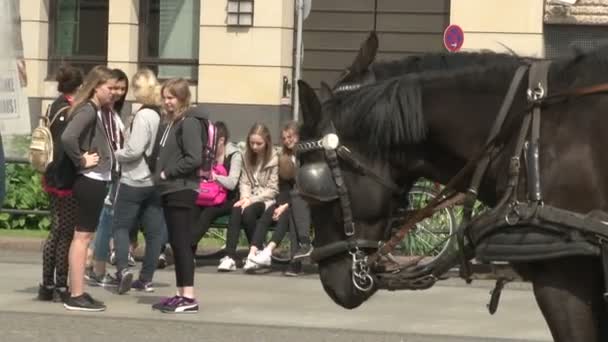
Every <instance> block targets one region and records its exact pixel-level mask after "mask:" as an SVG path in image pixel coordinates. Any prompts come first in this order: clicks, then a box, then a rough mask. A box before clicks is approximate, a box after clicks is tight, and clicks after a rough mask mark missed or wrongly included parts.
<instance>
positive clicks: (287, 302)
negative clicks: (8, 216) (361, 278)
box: [0, 246, 551, 342]
mask: <svg viewBox="0 0 608 342" xmlns="http://www.w3.org/2000/svg"><path fill="white" fill-rule="evenodd" d="M39 260H40V253H39V252H32V251H15V250H14V249H8V248H6V246H3V248H2V249H1V250H0V274H2V278H1V279H2V280H1V281H0V332H2V333H1V334H0V336H2V337H0V341H3V342H4V341H19V342H21V341H43V340H49V341H50V340H57V341H80V340H87V341H107V339H108V338H111V339H112V340H118V341H123V340H125V341H126V340H129V341H140V340H141V341H146V342H151V341H168V340H175V341H177V340H180V341H182V340H183V341H190V340H192V341H307V342H310V341H409V342H414V341H425V342H428V341H550V340H551V337H550V334H549V331H548V329H547V328H546V325H545V323H544V321H543V319H542V317H541V314H540V312H539V310H538V308H537V307H536V305H535V301H534V298H533V296H532V293H531V291H530V290H529V287H528V286H522V285H517V284H515V285H513V286H508V287H507V289H506V290H505V291H504V292H503V295H502V301H501V305H500V307H499V309H498V312H497V313H496V314H495V315H494V316H491V315H489V314H488V313H487V310H486V307H485V305H486V303H487V301H488V298H489V296H488V291H489V290H490V286H489V285H490V283H489V282H487V281H477V282H474V283H473V285H472V286H469V285H465V284H464V282H462V281H460V280H456V279H452V280H448V281H445V282H442V283H440V284H439V285H436V286H435V287H433V288H431V289H429V290H425V291H418V292H410V291H400V292H380V293H377V294H376V295H375V296H374V297H373V298H371V299H370V300H369V301H368V302H367V303H364V304H363V305H362V306H361V307H360V308H357V309H355V310H345V309H343V308H341V307H339V306H337V305H335V304H334V303H333V302H332V301H331V300H330V299H329V297H328V296H327V295H326V294H325V293H324V291H323V289H322V287H321V283H320V282H319V280H318V277H317V276H316V275H315V274H308V275H304V276H302V277H298V278H287V277H283V276H281V274H280V273H279V272H271V273H268V274H265V275H245V274H243V273H241V272H236V273H231V274H219V273H217V272H215V267H213V266H204V267H199V268H197V274H196V280H195V281H196V290H197V295H198V298H199V300H200V302H201V311H200V312H199V313H198V314H192V315H170V314H162V313H159V312H154V311H151V309H150V305H151V304H152V303H154V302H156V301H157V300H158V299H159V298H160V297H161V296H167V295H172V294H173V291H174V290H173V287H172V284H173V269H172V268H168V269H166V270H161V271H158V272H157V275H156V279H155V285H156V292H154V293H150V294H144V293H136V292H130V293H129V294H127V295H123V296H119V295H116V294H114V293H112V292H111V291H108V290H105V289H101V288H89V292H90V293H92V294H93V296H95V297H96V298H99V299H101V300H103V301H105V302H106V304H107V305H108V310H107V311H106V312H103V313H73V312H68V311H66V310H64V309H63V307H62V306H61V305H60V304H55V303H41V302H38V301H36V300H34V297H35V294H36V290H37V287H36V286H37V283H38V282H39V281H40V272H41V267H40V264H39Z"/></svg>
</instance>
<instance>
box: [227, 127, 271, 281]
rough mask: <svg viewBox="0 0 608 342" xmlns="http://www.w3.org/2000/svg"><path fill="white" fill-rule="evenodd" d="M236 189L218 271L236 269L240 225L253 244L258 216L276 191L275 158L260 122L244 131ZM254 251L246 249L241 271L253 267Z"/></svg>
mask: <svg viewBox="0 0 608 342" xmlns="http://www.w3.org/2000/svg"><path fill="white" fill-rule="evenodd" d="M239 192H240V199H239V200H238V201H237V202H236V203H235V204H234V206H233V208H232V213H231V215H230V221H229V222H228V233H227V238H226V249H225V251H226V256H225V257H224V258H222V259H221V260H220V264H219V266H218V267H217V270H218V271H220V272H230V271H234V270H236V262H235V259H236V247H237V244H238V238H239V233H240V230H241V225H242V226H243V227H244V228H245V233H246V234H247V238H248V239H249V242H250V243H253V234H254V232H255V229H256V225H257V221H258V219H259V218H260V217H261V216H262V215H263V214H264V212H265V211H266V210H268V208H271V207H273V206H274V204H275V197H276V196H277V194H278V193H279V167H278V157H277V155H276V153H274V151H273V147H272V139H271V137H270V131H269V130H268V127H266V126H265V125H263V124H261V123H256V124H254V125H253V126H252V127H251V129H250V130H249V134H247V147H246V150H245V156H244V158H243V171H242V176H241V180H240V183H239ZM252 246H253V245H252ZM255 252H257V249H253V248H252V249H251V250H250V254H249V256H248V257H247V261H246V262H245V266H244V269H245V270H248V269H252V268H254V267H255V265H256V264H255V263H254V262H253V261H252V258H253V257H254V256H255Z"/></svg>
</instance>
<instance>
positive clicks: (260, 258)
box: [247, 250, 272, 267]
mask: <svg viewBox="0 0 608 342" xmlns="http://www.w3.org/2000/svg"><path fill="white" fill-rule="evenodd" d="M247 260H251V261H253V262H254V263H256V264H258V265H260V266H265V267H270V263H271V262H272V257H271V253H269V252H266V251H265V250H264V251H262V252H261V253H258V254H256V255H255V256H253V257H250V258H247Z"/></svg>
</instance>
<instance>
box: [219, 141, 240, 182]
mask: <svg viewBox="0 0 608 342" xmlns="http://www.w3.org/2000/svg"><path fill="white" fill-rule="evenodd" d="M224 155H225V158H227V157H228V156H229V155H232V157H231V159H230V171H229V172H228V176H216V178H215V179H216V180H217V182H218V183H220V184H221V185H222V186H223V187H224V188H226V189H227V190H228V191H233V190H234V189H236V188H237V185H238V184H239V178H240V177H241V167H242V163H243V156H242V154H241V149H239V147H238V146H237V145H236V144H234V143H228V144H226V147H225V150H224Z"/></svg>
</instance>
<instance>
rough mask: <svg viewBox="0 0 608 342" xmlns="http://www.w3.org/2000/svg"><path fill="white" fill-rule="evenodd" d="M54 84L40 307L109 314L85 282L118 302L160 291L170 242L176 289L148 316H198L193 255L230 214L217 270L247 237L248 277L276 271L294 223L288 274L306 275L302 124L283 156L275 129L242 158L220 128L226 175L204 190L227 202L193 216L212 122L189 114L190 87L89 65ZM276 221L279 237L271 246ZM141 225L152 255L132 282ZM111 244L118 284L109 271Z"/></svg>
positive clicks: (292, 128) (257, 133) (146, 73)
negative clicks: (300, 191) (279, 249)
mask: <svg viewBox="0 0 608 342" xmlns="http://www.w3.org/2000/svg"><path fill="white" fill-rule="evenodd" d="M57 81H58V91H59V92H60V93H61V95H60V96H59V97H58V98H57V99H56V100H55V101H54V102H53V104H52V105H51V107H50V110H49V118H50V119H51V122H52V124H51V126H50V130H51V133H52V136H53V142H54V149H53V157H54V158H53V162H52V163H51V164H50V165H49V166H48V168H47V170H46V172H45V173H44V176H43V184H44V187H45V190H46V191H47V193H49V195H50V199H51V215H52V228H51V232H50V234H49V237H48V239H47V241H46V243H45V246H44V251H43V272H42V273H43V279H42V283H41V284H40V287H39V293H38V298H39V299H41V300H48V301H51V300H55V301H60V302H63V304H64V306H65V308H66V309H68V310H79V311H103V310H105V309H106V305H105V304H104V303H103V302H101V301H99V300H96V299H95V298H93V297H92V296H91V295H90V294H88V293H87V292H85V280H87V281H88V282H89V285H95V286H114V287H116V288H117V292H118V293H119V294H123V293H126V292H128V291H129V290H130V289H136V290H141V291H146V292H151V291H154V288H153V286H152V285H153V282H152V281H153V277H154V272H155V270H156V269H157V263H158V260H159V256H160V254H161V250H162V249H163V247H164V245H165V242H166V241H167V240H168V242H169V244H170V246H171V249H172V251H173V256H174V263H175V278H176V286H177V291H176V294H175V295H174V296H170V297H167V298H163V299H162V300H161V301H160V302H158V303H156V304H154V305H153V306H152V307H153V309H157V310H160V311H162V312H172V313H185V312H197V311H198V308H199V307H198V302H197V300H196V297H195V292H194V268H195V255H196V250H197V246H198V244H199V242H200V240H201V239H202V238H203V236H204V235H205V233H206V232H207V231H208V230H209V228H210V227H211V226H212V222H213V221H214V220H215V219H217V218H218V217H220V216H224V215H230V221H229V225H228V226H229V227H228V232H227V241H226V248H225V252H226V256H225V257H224V258H222V259H221V260H220V264H219V266H218V271H234V270H236V267H237V261H238V259H237V257H236V248H237V245H238V237H239V233H240V230H241V229H242V228H244V230H245V232H246V235H247V238H248V240H249V243H250V250H249V255H248V256H247V258H246V260H245V263H244V266H243V269H244V270H245V271H246V272H251V271H255V270H256V269H258V268H262V267H267V266H270V263H271V255H272V251H273V249H274V248H276V246H277V245H278V244H279V243H280V242H281V241H282V240H283V237H284V236H285V234H286V233H287V232H288V230H289V225H290V223H293V224H294V226H295V227H296V228H297V229H296V231H297V232H298V234H297V237H298V238H297V240H298V241H299V247H300V249H299V250H298V251H297V253H296V255H295V257H294V261H293V262H292V263H291V265H290V266H291V268H292V269H291V272H290V274H297V273H298V272H299V270H298V268H301V263H300V261H298V260H299V259H300V258H303V257H306V256H308V255H309V254H310V252H311V250H312V247H311V243H310V238H309V230H310V215H309V212H308V208H307V207H306V205H305V203H304V202H303V201H302V200H301V199H300V198H299V197H298V196H297V193H296V192H294V191H293V187H294V174H295V156H294V146H295V144H296V143H297V141H298V137H299V136H298V125H297V124H296V123H293V122H292V123H288V124H287V125H286V126H285V127H284V128H283V130H282V132H281V137H282V142H283V144H282V145H283V147H282V149H281V150H280V151H276V150H275V148H274V147H273V144H272V140H271V134H270V131H269V130H268V128H267V127H266V126H264V125H263V124H259V123H256V124H254V125H253V127H252V128H251V130H250V132H249V134H248V136H247V141H246V148H245V150H244V151H241V150H240V149H239V148H238V147H237V145H236V144H233V143H231V142H230V141H229V138H230V135H229V130H228V128H227V127H226V125H225V124H224V123H223V122H219V121H218V122H215V123H214V127H215V129H216V139H217V144H216V149H215V155H214V156H212V159H213V160H212V163H213V164H218V165H223V166H224V169H225V170H226V171H227V172H226V173H225V174H216V173H214V172H211V173H210V175H209V179H208V181H212V182H217V183H218V184H220V185H221V186H222V187H223V188H225V189H226V191H227V192H228V196H227V199H226V200H225V201H223V202H222V203H220V204H218V205H214V206H206V207H204V206H198V205H197V204H196V199H197V196H198V192H197V191H198V190H199V183H200V182H201V174H200V169H201V166H202V165H203V162H204V158H205V154H204V153H203V152H204V149H205V146H206V145H207V143H208V141H207V140H208V138H209V137H208V136H207V132H206V129H205V125H204V124H203V122H206V121H207V122H208V119H209V118H208V115H207V114H206V113H205V112H204V111H203V110H202V108H201V107H193V106H192V105H191V94H190V89H189V84H188V82H187V81H186V80H184V79H170V80H167V81H166V82H164V83H163V84H162V85H161V84H160V83H159V81H158V80H157V78H156V76H155V75H154V73H153V72H152V71H150V70H148V69H142V70H140V71H138V72H137V73H136V74H135V75H134V76H133V78H132V80H131V83H129V81H128V78H127V76H126V75H125V74H124V72H122V71H121V70H119V69H109V68H107V67H105V66H96V67H94V68H93V69H92V70H91V71H90V72H89V73H88V74H87V75H86V77H85V78H84V79H83V75H82V72H81V71H80V70H79V69H77V68H74V67H70V66H64V67H62V68H60V70H59V72H58V75H57ZM129 86H130V88H131V91H132V94H133V97H134V98H135V102H136V103H138V104H139V105H141V106H140V107H139V109H138V110H137V111H136V112H135V113H134V114H133V116H132V118H131V119H130V120H128V121H130V122H129V123H128V124H126V125H125V124H124V123H123V121H122V120H121V116H120V112H121V110H122V106H123V104H124V102H125V98H126V94H127V92H128V91H129ZM69 175H73V176H72V177H70V176H69ZM273 221H275V222H276V228H275V231H274V233H273V236H272V238H271V240H270V241H268V242H267V241H266V235H267V231H268V227H269V226H270V225H271V223H272V222H273ZM140 227H143V232H144V238H145V252H144V257H143V263H142V268H141V271H140V272H139V275H138V277H137V278H136V279H135V275H134V273H133V270H132V264H130V260H129V259H130V245H131V243H132V241H131V240H132V236H133V232H135V234H137V231H138V230H139V228H140ZM95 232H96V234H95ZM130 236H131V238H130ZM93 237H95V241H94V242H93V241H92V240H93ZM111 243H112V244H113V248H114V250H115V259H116V270H117V271H116V273H115V275H111V274H109V273H107V272H106V263H107V262H108V261H109V259H110V244H111ZM90 246H94V262H93V267H92V268H91V269H88V270H87V267H86V264H87V250H88V248H89V247H90ZM292 247H296V246H292Z"/></svg>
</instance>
